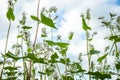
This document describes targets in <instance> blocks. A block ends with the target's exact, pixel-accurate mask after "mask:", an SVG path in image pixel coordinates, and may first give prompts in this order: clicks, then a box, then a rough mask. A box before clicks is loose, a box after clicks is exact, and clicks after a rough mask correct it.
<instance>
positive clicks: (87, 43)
mask: <svg viewBox="0 0 120 80" xmlns="http://www.w3.org/2000/svg"><path fill="white" fill-rule="evenodd" d="M86 51H87V55H88V56H87V57H88V71H90V59H91V56H90V53H89V41H88V31H86ZM89 80H91V76H90V75H89Z"/></svg>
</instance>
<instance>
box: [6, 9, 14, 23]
mask: <svg viewBox="0 0 120 80" xmlns="http://www.w3.org/2000/svg"><path fill="white" fill-rule="evenodd" d="M6 16H7V18H8V20H13V21H14V20H15V16H14V13H13V9H12V8H11V7H10V8H9V9H8V11H7V13H6Z"/></svg>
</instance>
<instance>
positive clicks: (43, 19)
mask: <svg viewBox="0 0 120 80" xmlns="http://www.w3.org/2000/svg"><path fill="white" fill-rule="evenodd" d="M41 22H42V23H43V24H45V25H47V26H49V27H51V28H54V29H57V28H56V27H55V24H54V23H53V20H52V19H51V18H48V17H46V16H45V15H44V14H42V13H41Z"/></svg>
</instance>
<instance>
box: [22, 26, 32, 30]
mask: <svg viewBox="0 0 120 80" xmlns="http://www.w3.org/2000/svg"><path fill="white" fill-rule="evenodd" d="M22 28H23V29H26V30H28V29H31V28H32V27H31V26H23V27H22Z"/></svg>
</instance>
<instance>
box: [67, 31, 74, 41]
mask: <svg viewBox="0 0 120 80" xmlns="http://www.w3.org/2000/svg"><path fill="white" fill-rule="evenodd" d="M73 35H74V33H73V32H70V34H69V36H68V39H69V40H72V38H73Z"/></svg>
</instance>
